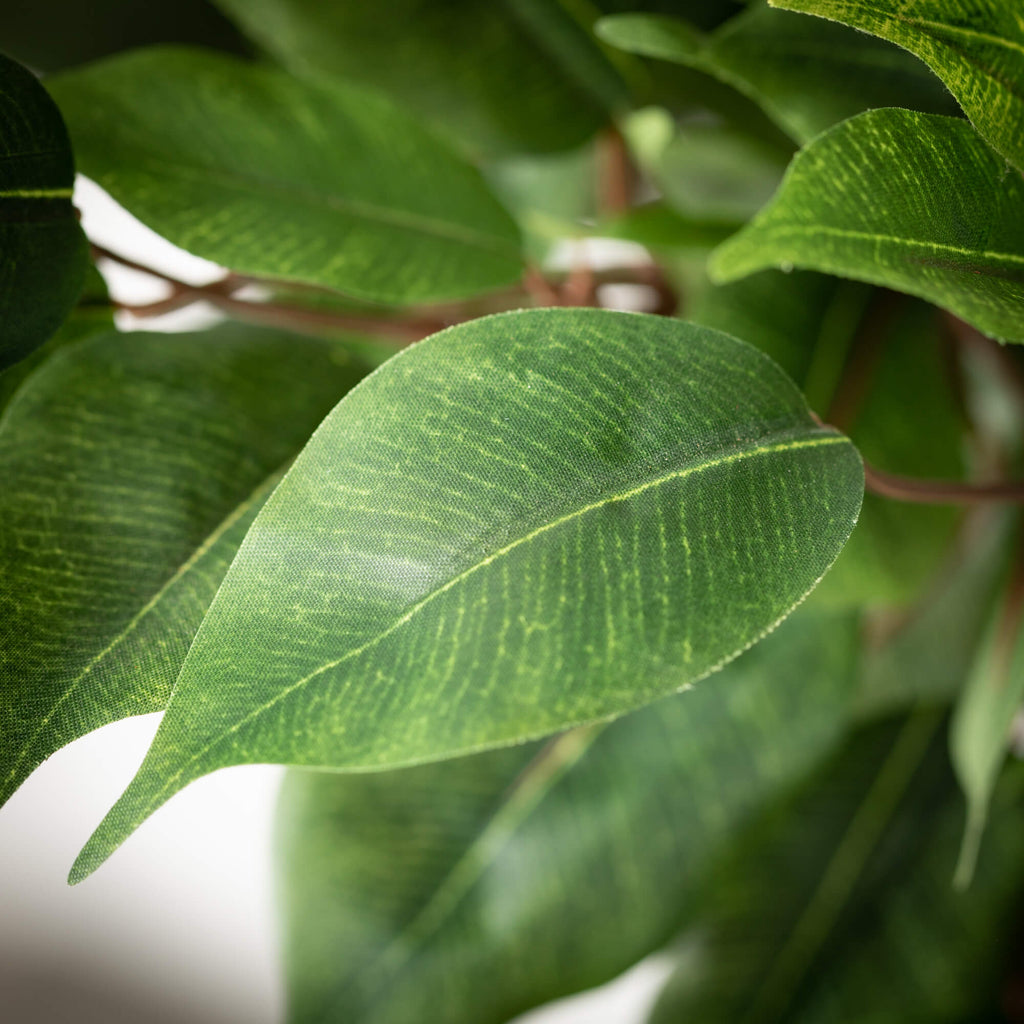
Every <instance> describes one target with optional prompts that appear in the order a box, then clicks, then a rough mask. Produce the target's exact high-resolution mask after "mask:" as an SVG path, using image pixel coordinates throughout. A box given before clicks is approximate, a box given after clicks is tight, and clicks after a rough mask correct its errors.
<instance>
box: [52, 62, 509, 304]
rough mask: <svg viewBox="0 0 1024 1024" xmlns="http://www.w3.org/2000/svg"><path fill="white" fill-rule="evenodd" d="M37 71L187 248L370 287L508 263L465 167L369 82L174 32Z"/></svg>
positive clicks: (426, 287)
mask: <svg viewBox="0 0 1024 1024" xmlns="http://www.w3.org/2000/svg"><path fill="white" fill-rule="evenodd" d="M47 84H48V85H49V87H50V90H51V91H52V92H53V94H54V96H55V97H56V99H57V101H58V103H59V104H60V107H61V110H62V111H63V113H64V116H65V117H66V118H67V120H68V125H69V128H70V130H71V136H72V139H73V140H74V142H75V151H76V154H77V156H78V163H79V169H80V170H81V171H82V172H83V173H84V174H87V175H88V176H89V177H90V178H92V179H93V180H95V181H96V182H98V183H99V184H100V185H102V186H103V188H105V189H106V190H107V191H108V192H109V193H110V194H111V195H112V196H113V197H114V198H115V199H116V200H117V201H118V202H119V203H121V204H122V205H123V206H125V207H126V208H127V209H128V210H130V211H131V212H132V213H133V214H135V216H136V217H138V218H139V219H140V220H141V221H143V222H144V223H146V224H148V225H149V226H150V227H151V228H153V229H154V230H156V231H158V232H159V233H160V234H162V235H163V236H164V237H165V238H167V239H169V240H170V241H172V242H174V243H175V244H176V245H180V246H181V247H182V248H183V249H187V250H189V252H193V253H195V254H196V255H197V256H203V257H205V258H207V259H210V260H213V261H214V262H216V263H220V264H222V265H224V266H227V267H230V268H231V269H232V270H237V271H241V272H244V273H248V274H255V275H264V276H269V277H273V278H279V279H284V280H291V281H306V282H312V283H315V284H322V285H326V286H327V287H330V288H336V289H338V290H339V291H343V292H346V293H348V294H350V295H353V296H355V297H357V298H361V299H369V300H373V301H380V302H410V303H411V302H424V301H428V300H434V299H450V298H460V297H463V296H466V295H472V294H474V293H476V292H479V291H483V290H486V289H488V288H494V287H497V286H499V285H503V284H508V283H509V282H512V281H515V280H516V278H517V277H518V276H519V273H520V271H521V260H520V255H519V243H518V230H517V228H516V226H515V224H514V223H513V222H512V219H511V218H510V217H509V215H508V214H507V213H506V212H505V210H504V209H503V208H502V207H501V206H500V205H499V203H498V201H497V200H496V199H495V198H494V197H493V195H492V194H491V193H490V191H489V190H488V188H487V185H486V184H485V182H484V181H483V178H482V177H481V176H480V174H479V173H478V172H477V170H476V169H475V168H473V167H471V166H470V165H469V164H467V163H465V162H463V161H462V160H461V159H460V158H459V157H457V156H456V155H455V154H454V153H453V152H451V151H450V150H449V149H448V147H447V146H446V145H445V144H444V143H443V142H442V141H441V140H440V139H437V138H435V137H434V136H433V135H431V134H430V133H429V132H427V131H426V130H425V129H424V128H423V127H422V126H421V125H420V124H419V123H417V122H416V121H415V120H414V119H413V118H411V117H410V116H408V115H407V114H405V113H403V112H402V111H400V110H398V109H396V108H395V107H393V106H392V105H391V103H390V102H389V101H388V100H386V99H385V98H384V97H382V96H378V95H376V94H375V93H372V92H369V91H367V90H364V89H361V88H356V87H355V86H351V85H344V84H342V83H321V84H313V83H304V82H300V81H297V80H295V79H293V78H291V77H290V76H288V75H286V74H283V73H282V72H280V71H276V70H273V69H271V68H268V67H261V66H258V65H256V64H251V63H247V62H245V61H242V60H238V59H235V58H232V57H227V56H223V55H218V54H215V53H212V52H207V51H203V50H190V49H186V48H179V47H161V48H156V49H151V50H139V51H135V52H133V53H128V54H124V55H122V56H118V57H113V58H110V59H107V60H104V61H100V62H98V63H96V64H92V65H89V66H87V67H85V68H82V69H81V70H77V71H70V72H66V73H64V74H61V75H58V76H57V77H55V78H53V79H50V80H48V83H47Z"/></svg>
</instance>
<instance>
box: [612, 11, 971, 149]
mask: <svg viewBox="0 0 1024 1024" xmlns="http://www.w3.org/2000/svg"><path fill="white" fill-rule="evenodd" d="M596 31H597V34H598V35H599V36H600V37H601V38H603V39H606V40H607V41H608V42H610V43H612V44H614V45H615V46H618V47H621V48H622V49H624V50H627V51H629V52H631V53H639V54H643V55H645V56H650V57H658V58H661V59H662V60H669V61H673V62H675V63H678V64H684V65H687V66H688V67H692V68H697V69H699V70H702V71H706V72H707V73H708V74H711V75H714V76H715V77H716V78H718V79H719V80H720V81H722V82H725V83H727V84H729V85H731V86H733V87H734V88H736V89H738V90H739V91H740V92H742V93H743V94H744V95H745V96H749V97H750V99H752V100H754V102H755V103H757V104H759V105H760V106H761V108H762V109H763V110H764V112H765V113H766V114H767V115H768V116H769V117H770V118H771V119H772V120H773V121H774V122H775V123H776V124H777V125H778V126H779V127H780V128H781V129H782V130H783V131H785V132H786V133H787V134H788V135H790V136H791V137H792V138H794V139H796V140H797V142H801V143H803V142H808V141H810V139H812V138H813V137H814V136H815V135H817V134H819V133H820V132H822V131H824V130H825V129H826V128H829V127H831V126H832V125H834V124H835V123H836V122H838V121H843V120H845V119H846V118H848V117H852V116H853V115H854V114H859V113H861V112H862V111H864V110H867V109H869V108H872V107H888V106H907V107H913V108H914V109H919V110H926V111H930V112H932V113H943V114H951V113H954V112H955V111H956V105H955V104H954V103H953V101H952V99H951V97H950V96H949V93H947V92H946V90H945V89H944V88H943V87H942V85H941V83H940V82H939V81H938V80H937V79H936V78H935V76H934V75H932V74H931V73H930V72H929V71H928V69H927V68H926V67H925V66H924V65H923V64H922V63H921V62H920V61H919V60H917V59H916V58H914V57H911V56H910V55H909V54H907V53H904V52H903V51H902V50H900V49H898V48H897V47H895V46H892V45H890V44H888V43H885V42H882V41H881V40H878V39H875V38H872V37H871V36H867V35H863V34H861V33H858V32H853V31H850V30H849V29H847V28H844V27H842V26H840V25H834V24H830V23H828V22H823V21H817V20H815V19H811V18H803V17H800V16H797V15H790V14H786V13H784V12H783V11H774V10H772V9H771V8H769V7H766V6H762V5H760V4H757V5H753V6H751V7H750V9H748V10H747V11H744V12H743V13H742V14H739V15H737V16H736V17H735V18H733V19H731V20H730V21H728V22H726V23H725V24H724V25H722V26H721V27H720V28H718V29H717V30H716V31H715V32H714V33H712V34H711V35H708V36H705V35H704V34H703V33H701V32H698V31H697V30H696V29H694V28H693V27H692V26H690V25H688V24H687V23H686V22H684V21H680V20H679V19H677V18H668V17H664V16H659V15H650V14H622V15H617V16H613V17H609V18H602V19H601V21H599V22H598V23H597V25H596Z"/></svg>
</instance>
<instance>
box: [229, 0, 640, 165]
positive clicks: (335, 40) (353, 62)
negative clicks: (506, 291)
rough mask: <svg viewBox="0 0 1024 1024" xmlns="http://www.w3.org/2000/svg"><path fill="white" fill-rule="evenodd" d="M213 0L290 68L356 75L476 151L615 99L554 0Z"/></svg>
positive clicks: (523, 140)
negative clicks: (370, 0)
mask: <svg viewBox="0 0 1024 1024" xmlns="http://www.w3.org/2000/svg"><path fill="white" fill-rule="evenodd" d="M218 3H219V4H220V6H221V7H222V8H223V9H224V10H225V11H226V12H227V13H228V14H230V15H231V16H232V17H233V18H234V19H235V20H236V21H237V22H238V24H240V25H241V26H242V27H243V28H244V29H245V31H247V32H248V33H249V34H250V35H251V36H252V38H253V39H255V40H256V41H257V42H258V43H259V44H260V45H261V46H263V47H264V48H266V49H267V50H268V51H269V52H270V53H272V54H274V56H275V57H277V58H278V59H279V60H280V61H281V62H282V63H283V64H284V65H285V66H286V67H288V68H289V69H290V70H291V71H293V72H295V73H296V74H299V75H302V76H305V77H311V78H324V77H334V76H338V77H341V78H345V79H350V80H355V81H362V82H366V83H368V84H370V85H372V86H374V87H376V88H378V89H381V90H382V91H385V92H387V93H389V94H390V95H392V96H393V97H394V98H395V99H396V100H398V101H400V102H401V103H402V104H403V105H404V106H406V107H408V108H409V109H410V110H414V111H416V112H417V113H418V114H419V115H421V116H423V117H426V118H428V119H430V120H431V121H433V122H434V123H435V124H436V125H437V126H438V127H439V128H441V129H443V130H445V131H447V132H449V133H450V134H451V135H452V136H454V137H455V138H456V139H458V140H460V141H461V142H462V143H464V144H465V145H467V146H468V147H470V148H471V149H473V150H474V151H477V152H484V153H488V154H491V155H496V154H498V153H502V152H506V153H507V152H519V151H524V150H525V151H532V152H547V151H550V150H555V149H563V148H566V147H571V146H574V145H578V144H579V143H581V142H583V141H584V140H585V139H586V138H587V137H588V136H590V135H592V134H593V133H594V132H595V131H596V130H597V129H598V128H599V127H601V125H602V124H603V123H605V122H607V120H608V109H609V107H610V106H616V105H621V104H623V103H624V102H625V100H626V92H625V87H624V85H623V83H622V80H621V79H620V77H619V75H618V73H617V72H616V71H615V69H614V68H613V66H612V65H611V63H610V62H609V61H608V60H607V58H606V57H605V56H604V54H603V53H602V52H601V50H600V49H599V48H598V47H597V46H596V45H595V44H594V41H593V39H592V38H591V37H590V35H589V33H588V31H587V29H588V27H589V26H588V25H586V24H581V23H580V22H578V21H577V20H576V19H575V18H574V16H573V15H572V14H571V13H570V12H569V8H568V6H567V5H562V4H560V3H557V2H554V0H529V2H526V3H522V2H518V3H514V4H504V3H502V4H480V3H478V2H477V0H446V2H445V3H423V2H422V0H377V2H376V3H374V4H372V5H367V4H358V3H344V4H325V3H320V2H318V0H218ZM397 26H401V28H400V30H397V31H396V27H397Z"/></svg>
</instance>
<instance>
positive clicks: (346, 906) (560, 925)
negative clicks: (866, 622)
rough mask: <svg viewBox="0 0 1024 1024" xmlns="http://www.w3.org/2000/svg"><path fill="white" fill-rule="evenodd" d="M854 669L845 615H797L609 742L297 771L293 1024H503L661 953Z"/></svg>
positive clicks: (284, 856) (589, 732)
mask: <svg viewBox="0 0 1024 1024" xmlns="http://www.w3.org/2000/svg"><path fill="white" fill-rule="evenodd" d="M856 652H857V629H856V622H855V620H854V619H853V618H851V617H850V616H848V615H844V616H836V615H821V614H815V613H808V612H807V611H805V610H804V609H800V610H798V611H797V612H796V613H795V614H794V615H793V616H792V617H791V618H790V619H788V620H787V621H786V622H785V623H783V624H782V625H781V626H780V627H779V629H778V630H777V631H776V632H775V633H773V634H772V635H771V636H770V637H768V638H767V639H765V640H764V641H763V642H762V643H760V644H758V645H757V646H756V647H754V648H753V650H751V651H748V652H747V653H745V654H743V655H742V656H741V657H740V658H739V659H737V661H735V662H734V663H733V664H731V665H729V666H727V667H726V668H725V669H723V670H722V672H721V674H720V675H719V677H718V678H717V679H716V680H715V685H713V686H700V687H697V688H696V689H694V690H693V691H692V692H690V693H686V694H680V695H678V696H675V697H670V698H668V699H666V700H662V701H658V702H657V703H655V704H653V705H652V706H651V707H649V708H644V709H643V710H641V711H638V712H636V713H635V714H632V715H627V716H626V717H625V718H623V719H620V720H619V721H617V722H615V723H613V724H611V725H609V726H606V727H604V728H603V729H602V728H601V727H599V726H592V727H590V728H589V729H584V730H578V731H574V732H570V733H567V734H565V735H563V736H560V737H559V738H557V739H555V740H553V741H552V742H551V743H549V744H547V745H540V744H529V745H526V746H518V747H511V748H505V749H502V750H497V751H491V752H488V753H486V754H478V755H476V756H474V757H470V758H460V759H457V760H454V761H447V762H443V763H440V764H434V765H426V766H421V767H417V768H410V769H404V770H401V771H395V772H380V773H369V774H350V775H336V774H331V773H322V772H293V773H291V774H290V775H289V777H288V781H287V782H286V785H285V790H284V792H283V794H282V799H281V816H280V832H281V839H282V841H281V843H280V844H279V849H280V851H281V859H280V870H281V872H282V873H283V877H284V893H285V902H286V919H287V921H288V928H287V939H286V963H287V973H288V976H289V989H290V993H291V995H290V1000H289V1002H290V1004H291V1005H290V1013H289V1019H290V1020H291V1021H292V1022H293V1024H303V1022H307V1021H320V1022H322V1024H328V1022H333V1021H337V1022H342V1021H344V1022H348V1021H360V1022H361V1024H385V1022H386V1024H419V1022H422V1021H425V1020H437V1021H444V1022H445V1024H504V1022H505V1021H508V1020H509V1019H510V1018H511V1017H513V1016H514V1015H515V1014H517V1013H520V1012H522V1011H523V1010H526V1009H529V1008H530V1007H532V1006H536V1005H539V1004H541V1003H544V1002H546V1001H548V1000H551V999H555V998H558V997H560V996H564V995H567V994H569V993H571V992H576V991H579V990H581V989H583V988H588V987H590V986H593V985H596V984H599V983H601V982H603V981H606V980H608V979H609V978H611V977H613V976H614V975H616V974H618V973H619V972H621V971H622V970H625V969H626V968H627V967H628V966H630V965H631V964H633V963H635V962H636V961H637V960H639V959H640V958H641V957H642V956H644V955H645V954H647V953H649V952H652V951H653V950H655V949H657V948H659V947H660V946H661V945H663V943H664V942H665V940H666V938H667V937H669V936H671V935H673V934H675V933H676V932H677V931H678V930H679V928H680V927H681V924H682V922H683V921H684V920H685V916H686V908H687V907H688V905H689V904H690V903H691V902H692V901H693V899H694V897H695V895H696V894H697V893H698V892H699V890H700V885H701V880H702V879H703V877H704V876H705V874H706V873H707V871H708V870H709V869H710V868H711V866H712V865H713V864H714V863H715V860H716V858H717V857H719V856H720V855H721V853H722V851H723V850H724V849H727V848H728V846H729V844H730V842H731V840H732V837H733V834H734V832H735V831H736V830H737V829H738V828H739V827H740V826H741V825H743V824H744V823H746V822H747V821H748V819H749V818H750V817H752V816H753V815H754V814H755V813H756V812H757V810H758V809H759V807H760V804H761V803H762V802H763V801H766V800H769V799H772V798H774V797H775V796H776V795H777V794H778V793H780V792H781V791H783V790H784V788H786V787H787V786H789V785H790V784H791V783H792V782H793V781H795V780H796V779H798V778H800V777H801V776H802V775H803V774H804V772H806V771H807V770H808V769H809V768H810V767H811V766H813V765H814V764H816V763H817V762H818V761H819V760H820V758H821V757H822V755H823V754H824V752H825V751H826V750H827V748H828V746H829V745H830V744H831V743H832V742H833V741H834V740H835V738H836V736H837V734H838V732H839V730H840V728H841V725H842V723H843V721H844V718H845V711H846V704H847V698H848V697H849V695H850V692H851V680H852V677H853V674H854V673H853V669H854V667H855V665H856ZM783 735H784V736H785V742H780V737H782V736H783ZM582 879H585V880H586V884H581V880H582Z"/></svg>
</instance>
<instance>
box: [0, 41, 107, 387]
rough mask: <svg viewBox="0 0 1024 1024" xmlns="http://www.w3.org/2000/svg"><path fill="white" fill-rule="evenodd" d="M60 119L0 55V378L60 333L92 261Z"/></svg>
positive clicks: (22, 72)
mask: <svg viewBox="0 0 1024 1024" xmlns="http://www.w3.org/2000/svg"><path fill="white" fill-rule="evenodd" d="M74 182H75V165H74V160H73V158H72V156H71V145H70V143H69V142H68V133H67V130H66V129H65V127H64V122H63V121H62V120H61V117H60V112H59V111H58V110H57V108H56V106H54V103H53V100H51V99H50V97H49V96H48V95H47V94H46V90H45V89H44V88H43V87H42V86H41V85H40V84H39V82H37V81H36V78H35V76H34V75H33V74H32V72H31V71H29V70H28V69H27V68H23V67H22V66H21V65H20V64H16V63H15V62H14V61H13V60H10V59H8V58H7V57H4V56H3V55H2V54H0V370H3V369H4V368H5V367H8V366H11V365H12V364H13V363H16V362H18V360H20V359H23V358H24V357H25V356H27V355H28V354H29V353H30V352H32V351H33V350H34V349H36V348H38V347H39V346H40V345H41V344H42V343H43V342H44V341H46V339H47V338H49V337H50V335H51V334H53V333H54V331H56V330H57V328H58V327H60V325H61V322H62V321H63V320H64V317H65V316H67V314H68V313H69V312H70V310H71V307H72V306H73V305H74V304H75V300H76V299H77V298H78V293H79V292H80V291H81V289H82V283H83V281H84V279H85V270H86V267H87V265H88V256H87V249H86V243H85V236H84V235H83V234H82V229H81V228H80V227H79V226H78V220H77V218H76V217H75V208H74V207H73V206H72V205H71V191H72V187H73V186H74Z"/></svg>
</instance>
